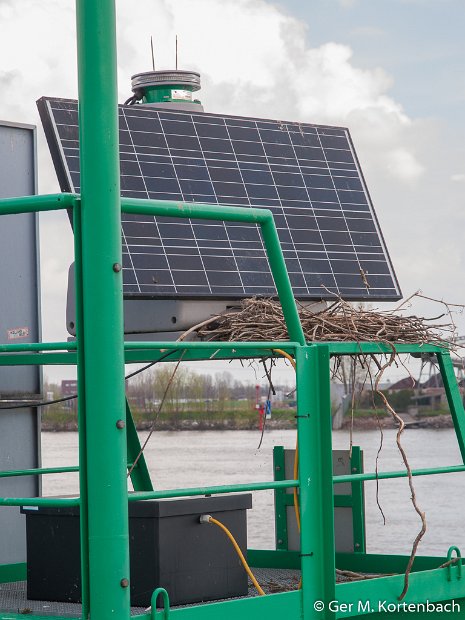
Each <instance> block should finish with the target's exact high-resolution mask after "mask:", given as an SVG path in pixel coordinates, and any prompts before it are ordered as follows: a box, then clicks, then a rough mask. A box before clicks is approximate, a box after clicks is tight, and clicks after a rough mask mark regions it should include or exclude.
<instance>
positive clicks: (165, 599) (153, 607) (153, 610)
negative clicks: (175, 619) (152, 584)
mask: <svg viewBox="0 0 465 620" xmlns="http://www.w3.org/2000/svg"><path fill="white" fill-rule="evenodd" d="M160 594H161V596H162V597H163V616H164V618H165V620H168V619H169V617H170V597H169V596H168V592H167V591H166V590H165V588H157V589H156V590H154V592H153V594H152V598H151V600H150V603H151V620H155V619H156V617H157V616H158V617H159V614H157V598H158V596H159V595H160Z"/></svg>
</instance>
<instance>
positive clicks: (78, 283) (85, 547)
mask: <svg viewBox="0 0 465 620" xmlns="http://www.w3.org/2000/svg"><path fill="white" fill-rule="evenodd" d="M73 230H74V262H75V278H74V282H75V298H76V336H77V340H78V341H79V337H80V335H81V333H83V332H84V318H83V304H82V300H83V289H82V230H81V210H80V208H77V207H75V208H74V209H73ZM77 357H78V364H77V379H78V396H79V398H78V430H79V496H80V498H81V506H80V520H79V527H80V534H81V549H80V551H81V600H82V617H83V618H87V617H88V616H89V604H90V601H89V529H88V521H87V519H88V511H87V506H88V503H87V442H86V407H85V404H86V396H85V386H84V384H85V363H84V347H78V351H77Z"/></svg>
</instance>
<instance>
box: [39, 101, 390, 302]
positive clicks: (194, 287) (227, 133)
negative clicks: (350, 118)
mask: <svg viewBox="0 0 465 620" xmlns="http://www.w3.org/2000/svg"><path fill="white" fill-rule="evenodd" d="M37 103H38V108H39V113H40V116H41V119H42V122H43V125H44V130H45V134H46V137H47V141H48V143H49V147H50V151H51V154H52V159H53V162H54V165H55V169H56V171H57V175H58V179H59V183H60V186H61V189H62V191H65V192H69V191H71V192H78V193H79V190H80V186H79V142H78V127H77V102H76V101H73V100H67V99H50V98H45V97H43V98H41V99H40V100H39V101H38V102H37ZM119 122H120V156H121V195H122V196H131V197H141V198H159V199H162V200H169V199H171V200H177V201H184V202H191V201H192V202H203V203H206V202H208V203H213V204H229V205H232V206H235V205H236V206H237V205H240V206H253V207H266V208H269V209H270V210H271V211H272V212H273V214H274V217H275V222H276V226H277V228H278V234H279V236H280V240H281V245H282V249H283V254H284V256H285V259H286V264H287V266H288V271H289V275H290V278H291V283H292V285H293V289H294V294H295V296H296V298H298V299H302V300H306V299H331V298H334V293H337V294H339V295H340V296H341V297H343V298H344V299H348V300H369V301H379V300H395V299H399V298H400V297H401V292H400V288H399V285H398V282H397V278H396V276H395V273H394V270H393V267H392V263H391V260H390V257H389V253H388V251H387V248H386V244H385V242H384V238H383V235H382V233H381V229H380V226H379V223H378V220H377V217H376V213H375V211H374V208H373V203H372V200H371V197H370V194H369V192H368V188H367V186H366V183H365V179H364V177H363V173H362V170H361V167H360V164H359V161H358V158H357V155H356V152H355V149H354V146H353V143H352V140H351V137H350V133H349V131H348V129H347V128H344V127H330V126H324V125H313V124H308V123H291V122H284V121H276V120H268V119H256V118H248V117H238V116H229V115H218V114H210V113H192V112H184V111H180V110H172V111H171V110H167V109H166V108H165V109H156V108H154V107H152V106H119ZM148 123H149V125H150V131H149V132H147V127H148ZM155 130H156V131H155ZM171 132H175V133H171ZM246 138H249V139H246ZM264 138H265V140H264ZM272 140H273V141H272ZM342 146H346V147H348V148H346V149H341V147H342ZM186 147H190V148H186ZM322 155H323V158H322ZM303 156H305V157H303ZM309 156H312V157H314V159H308V157H309ZM333 158H334V159H333ZM336 160H340V161H336ZM292 167H293V169H292V171H291V168H292ZM155 175H158V176H155ZM160 175H163V176H160ZM160 190H162V191H160ZM362 198H363V200H362ZM341 199H344V200H341ZM331 200H332V201H333V202H330V201H331ZM354 200H355V201H356V200H358V201H359V202H358V203H357V202H354ZM328 207H332V208H328ZM349 220H350V221H349ZM149 228H150V229H151V231H148V230H147V229H149ZM136 233H138V234H139V237H138V236H137V234H136ZM141 233H143V234H144V236H143V237H141V236H140V235H141ZM147 233H148V236H147ZM371 241H376V242H377V245H370V243H368V242H371ZM149 242H150V243H149ZM122 243H123V257H124V263H123V269H124V293H125V297H145V298H153V297H155V298H159V297H162V298H163V297H166V298H192V299H194V298H205V297H209V298H219V299H220V298H229V299H240V298H244V297H250V296H252V295H262V296H275V295H276V290H275V287H274V283H273V280H272V276H271V273H270V272H269V267H268V265H267V261H266V257H265V250H264V246H263V241H262V239H261V236H260V234H259V230H258V228H257V227H256V226H253V225H242V224H240V223H228V224H225V223H223V222H216V221H215V222H213V221H208V222H205V221H201V220H195V219H193V220H189V219H187V218H186V219H182V220H173V219H170V218H162V217H157V218H152V217H140V216H128V215H124V214H123V225H122ZM364 244H365V245H364ZM347 248H350V250H349V251H348V250H347ZM141 249H142V250H144V251H143V252H142V251H140V250H141ZM376 259H377V260H376ZM154 265H155V267H154ZM374 265H376V266H377V270H378V273H375V274H373V273H372V272H370V269H372V268H373V266H374ZM362 270H363V273H362ZM153 274H155V276H156V278H155V276H154V275H153ZM155 279H156V281H154V280H155ZM225 280H226V282H227V284H226V286H225ZM366 282H368V283H369V286H368V287H367V286H366ZM380 283H381V284H383V283H384V285H385V286H384V287H383V286H380V285H379V284H380ZM333 291H334V293H333Z"/></svg>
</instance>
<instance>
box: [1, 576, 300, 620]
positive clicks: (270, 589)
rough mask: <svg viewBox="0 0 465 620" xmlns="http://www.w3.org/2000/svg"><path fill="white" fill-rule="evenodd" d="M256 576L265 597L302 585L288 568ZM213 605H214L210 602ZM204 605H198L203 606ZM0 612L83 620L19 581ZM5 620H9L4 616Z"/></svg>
mask: <svg viewBox="0 0 465 620" xmlns="http://www.w3.org/2000/svg"><path fill="white" fill-rule="evenodd" d="M253 572H254V575H255V577H256V578H257V581H258V582H259V584H260V585H261V586H262V588H263V590H264V591H265V592H266V594H274V593H276V592H286V591H288V590H296V589H297V587H298V585H299V580H300V571H299V570H291V569H285V568H279V569H274V568H254V569H253ZM257 595H258V593H257V591H256V589H255V587H254V586H253V585H252V583H251V582H250V581H249V593H248V596H257ZM209 602H213V601H209ZM200 604H201V603H196V605H200ZM144 611H145V608H143V607H132V608H131V615H133V616H136V615H138V614H141V613H143V612H144ZM0 612H2V613H3V614H5V612H7V613H8V612H10V613H14V614H25V615H27V614H30V613H33V614H40V615H43V616H51V617H53V616H61V617H66V618H80V617H81V605H79V604H77V603H57V602H53V601H32V600H28V598H27V595H26V582H25V581H16V582H11V583H0ZM3 618H5V620H6V617H5V616H3Z"/></svg>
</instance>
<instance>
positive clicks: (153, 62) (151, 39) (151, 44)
mask: <svg viewBox="0 0 465 620" xmlns="http://www.w3.org/2000/svg"><path fill="white" fill-rule="evenodd" d="M150 48H151V50H152V69H153V70H154V71H155V54H154V53H153V37H152V36H150Z"/></svg>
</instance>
